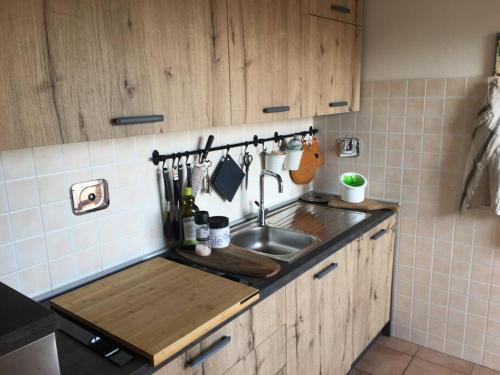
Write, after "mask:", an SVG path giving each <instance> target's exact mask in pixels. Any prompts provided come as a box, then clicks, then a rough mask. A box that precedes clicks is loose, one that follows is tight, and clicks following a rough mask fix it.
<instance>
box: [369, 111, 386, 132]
mask: <svg viewBox="0 0 500 375" xmlns="http://www.w3.org/2000/svg"><path fill="white" fill-rule="evenodd" d="M387 121H388V120H387V115H376V116H373V118H372V131H373V132H380V133H383V134H384V135H386V133H387Z"/></svg>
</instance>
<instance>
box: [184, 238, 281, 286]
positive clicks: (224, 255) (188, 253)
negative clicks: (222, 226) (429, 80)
mask: <svg viewBox="0 0 500 375" xmlns="http://www.w3.org/2000/svg"><path fill="white" fill-rule="evenodd" d="M176 251H177V253H178V254H180V255H181V256H183V257H184V258H186V259H189V260H190V261H192V262H194V263H196V264H201V265H203V266H206V267H210V268H213V269H216V270H220V271H224V272H229V273H232V274H235V275H245V276H250V277H258V278H267V277H272V276H274V275H276V274H277V273H278V272H279V271H280V270H281V266H280V265H279V263H277V262H275V261H274V260H271V259H269V258H266V257H265V256H263V255H258V254H254V253H252V252H250V251H248V250H245V249H242V248H241V247H239V246H235V245H229V247H227V248H225V249H213V250H212V253H211V254H210V255H209V256H206V257H200V256H198V255H196V254H195V252H194V251H193V250H187V249H182V248H177V250H176Z"/></svg>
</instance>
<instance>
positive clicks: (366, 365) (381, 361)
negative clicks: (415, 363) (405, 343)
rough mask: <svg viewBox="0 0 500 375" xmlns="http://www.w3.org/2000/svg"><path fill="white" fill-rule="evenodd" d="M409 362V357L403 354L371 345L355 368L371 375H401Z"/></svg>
mask: <svg viewBox="0 0 500 375" xmlns="http://www.w3.org/2000/svg"><path fill="white" fill-rule="evenodd" d="M410 361H411V356H409V355H408V354H405V353H401V352H397V351H395V350H392V349H389V348H386V347H385V346H381V345H373V346H372V347H371V349H370V350H369V351H368V352H366V353H365V354H364V355H363V357H362V358H361V360H360V361H359V362H358V363H357V364H356V366H355V368H356V369H358V370H361V371H365V372H368V373H369V374H372V375H401V374H402V373H403V371H404V370H405V369H406V367H407V366H408V363H410Z"/></svg>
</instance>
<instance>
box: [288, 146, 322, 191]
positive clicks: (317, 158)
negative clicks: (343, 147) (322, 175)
mask: <svg viewBox="0 0 500 375" xmlns="http://www.w3.org/2000/svg"><path fill="white" fill-rule="evenodd" d="M324 162H325V159H324V156H323V153H322V152H321V150H320V148H319V144H318V140H317V139H313V141H312V142H311V144H308V145H305V146H304V152H303V153H302V158H301V159H300V165H299V169H297V170H296V171H290V178H291V179H292V181H293V182H294V183H296V184H297V185H306V184H308V183H310V182H311V181H312V180H313V179H314V177H315V176H316V170H317V169H318V168H319V167H320V166H322V165H323V164H324Z"/></svg>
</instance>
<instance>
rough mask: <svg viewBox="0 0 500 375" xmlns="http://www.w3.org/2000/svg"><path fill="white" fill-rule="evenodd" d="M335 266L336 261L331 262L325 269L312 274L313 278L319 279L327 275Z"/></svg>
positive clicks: (336, 265)
mask: <svg viewBox="0 0 500 375" xmlns="http://www.w3.org/2000/svg"><path fill="white" fill-rule="evenodd" d="M337 267H338V263H332V264H330V265H329V266H327V267H326V268H325V269H323V270H321V271H319V272H318V273H317V274H316V275H314V278H315V279H318V280H321V279H322V278H323V277H325V276H326V275H328V274H329V273H330V272H332V271H333V270H334V269H335V268H337Z"/></svg>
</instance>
